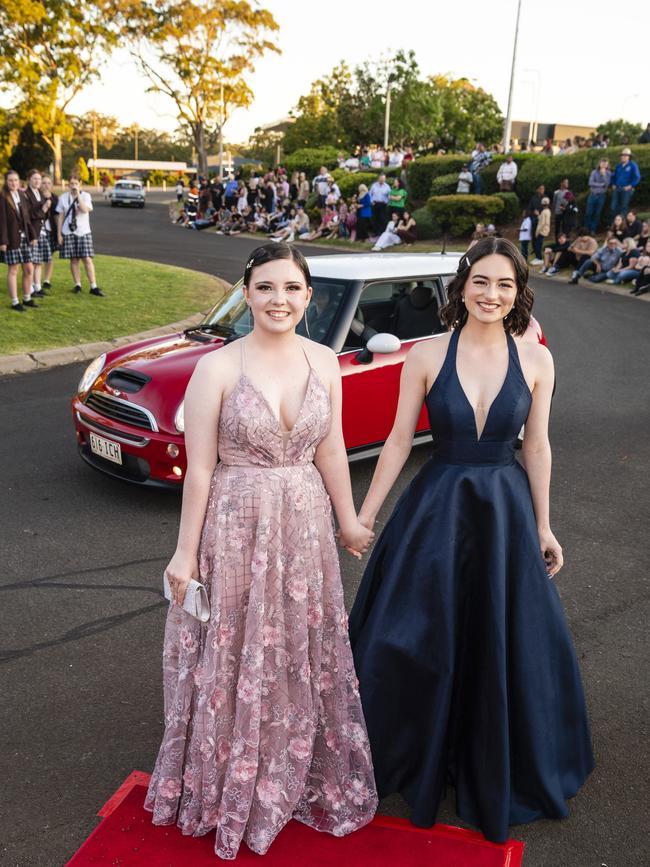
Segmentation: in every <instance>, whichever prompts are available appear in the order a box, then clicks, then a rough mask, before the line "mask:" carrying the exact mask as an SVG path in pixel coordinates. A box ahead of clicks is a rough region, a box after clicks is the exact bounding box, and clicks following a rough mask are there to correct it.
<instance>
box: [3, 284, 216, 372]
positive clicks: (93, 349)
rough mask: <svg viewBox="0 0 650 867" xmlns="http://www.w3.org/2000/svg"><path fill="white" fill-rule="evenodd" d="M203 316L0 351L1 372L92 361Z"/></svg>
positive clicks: (195, 314)
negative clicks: (102, 336) (17, 350)
mask: <svg viewBox="0 0 650 867" xmlns="http://www.w3.org/2000/svg"><path fill="white" fill-rule="evenodd" d="M210 277H212V279H213V280H216V281H217V282H218V283H220V284H221V286H222V288H223V291H224V292H226V291H227V290H228V289H230V287H231V285H232V284H230V283H228V281H227V280H223V279H222V278H221V277H215V276H213V275H212V274H211V275H210ZM204 316H205V312H201V311H199V312H197V313H193V314H192V315H191V316H187V317H186V318H185V319H181V320H179V321H178V322H171V323H170V324H169V325H159V326H157V327H156V328H150V329H148V330H147V331H140V332H138V333H137V334H127V335H125V336H124V337H113V338H112V339H111V340H101V341H96V342H94V343H79V344H77V345H76V346H59V347H57V348H56V349H43V350H40V351H38V352H21V353H18V354H16V355H0V376H8V375H10V374H13V373H28V372H29V371H30V370H46V369H48V368H50V367H62V366H63V365H64V364H74V363H75V362H80V361H91V360H92V359H93V358H95V357H96V356H97V355H100V354H101V353H102V352H109V351H110V350H111V349H115V348H116V347H118V346H124V345H125V344H127V343H134V342H135V341H137V340H148V339H149V338H150V337H164V336H165V335H166V334H175V333H177V332H179V331H183V330H184V329H185V328H191V327H192V326H193V325H198V323H199V322H200V321H201V319H203V317H204Z"/></svg>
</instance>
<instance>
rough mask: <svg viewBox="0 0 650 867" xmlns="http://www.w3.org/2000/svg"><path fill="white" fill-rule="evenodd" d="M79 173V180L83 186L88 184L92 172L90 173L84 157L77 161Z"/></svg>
mask: <svg viewBox="0 0 650 867" xmlns="http://www.w3.org/2000/svg"><path fill="white" fill-rule="evenodd" d="M77 172H78V173H79V179H80V181H81V182H82V184H87V183H88V181H89V180H90V172H89V171H88V166H87V164H86V160H85V159H84V158H83V157H79V159H78V160H77Z"/></svg>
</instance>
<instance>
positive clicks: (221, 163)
mask: <svg viewBox="0 0 650 867" xmlns="http://www.w3.org/2000/svg"><path fill="white" fill-rule="evenodd" d="M220 90H221V102H220V104H221V111H220V115H219V177H220V178H221V180H222V181H223V121H224V115H225V111H224V104H223V81H222V82H221V87H220Z"/></svg>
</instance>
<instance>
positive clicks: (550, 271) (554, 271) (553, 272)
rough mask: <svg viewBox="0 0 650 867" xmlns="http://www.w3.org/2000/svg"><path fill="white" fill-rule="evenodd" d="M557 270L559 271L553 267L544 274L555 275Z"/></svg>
mask: <svg viewBox="0 0 650 867" xmlns="http://www.w3.org/2000/svg"><path fill="white" fill-rule="evenodd" d="M559 270H560V269H559V268H556V267H555V266H553V267H552V268H549V269H548V271H547V272H546V273H547V274H557V273H558V271H559Z"/></svg>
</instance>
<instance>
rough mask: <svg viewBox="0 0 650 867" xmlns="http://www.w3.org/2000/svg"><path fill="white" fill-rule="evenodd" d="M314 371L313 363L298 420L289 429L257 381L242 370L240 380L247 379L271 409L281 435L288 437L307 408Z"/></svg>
mask: <svg viewBox="0 0 650 867" xmlns="http://www.w3.org/2000/svg"><path fill="white" fill-rule="evenodd" d="M313 373H314V368H313V367H311V365H310V367H309V374H308V376H307V385H306V386H305V393H304V395H303V398H302V401H301V403H300V409H299V410H298V415H297V416H296V420H295V422H294V423H293V424H292V425H291V427H290V428H289V429H285V428H284V427H283V426H282V421H281V420H280V417H279V415H278V414H277V413H276V412H275V410H274V409H273V407H272V406H271V404H270V403H269V401H268V399H267V397H266V396H265V394H264V393H263V392H262V391H261V390H260V389H259V388H258V387H257V386H256V385H255V383H254V382H253V381H252V380H251V379H250V377H249V376H248V375H247V374H246V373H244V372H242V373H241V374H240V377H239V379H240V381H241V380H242V379H245V380H246V382H247V383H248V384H249V386H250V387H251V388H252V389H253V391H254V392H255V394H256V395H257V396H258V397H259V398H260V399H261V400H262V401H263V403H264V405H265V406H266V408H267V410H268V411H269V413H270V415H271V418H272V419H273V421H274V422H275V424H276V427H277V429H278V432H279V433H280V434H281V436H283V437H287V438H288V437H290V436H291V434H292V433H293V432H294V431H295V429H296V427H297V425H298V422H299V421H300V418H301V416H302V413H303V410H304V408H305V404H306V403H307V397H308V395H309V392H310V390H311V384H312V374H313Z"/></svg>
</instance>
